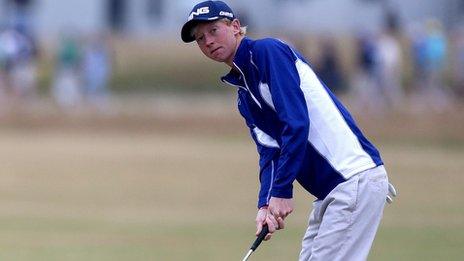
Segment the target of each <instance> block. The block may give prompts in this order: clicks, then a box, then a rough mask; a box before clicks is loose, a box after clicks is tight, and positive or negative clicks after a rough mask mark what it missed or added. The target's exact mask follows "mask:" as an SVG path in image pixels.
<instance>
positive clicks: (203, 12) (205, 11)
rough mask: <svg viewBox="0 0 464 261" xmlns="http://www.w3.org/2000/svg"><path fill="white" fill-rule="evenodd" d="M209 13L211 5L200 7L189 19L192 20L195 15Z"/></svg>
mask: <svg viewBox="0 0 464 261" xmlns="http://www.w3.org/2000/svg"><path fill="white" fill-rule="evenodd" d="M208 13H209V6H205V7H200V8H198V9H197V11H193V12H192V13H191V14H190V15H189V17H188V21H190V20H192V19H193V17H194V16H198V15H202V14H208Z"/></svg>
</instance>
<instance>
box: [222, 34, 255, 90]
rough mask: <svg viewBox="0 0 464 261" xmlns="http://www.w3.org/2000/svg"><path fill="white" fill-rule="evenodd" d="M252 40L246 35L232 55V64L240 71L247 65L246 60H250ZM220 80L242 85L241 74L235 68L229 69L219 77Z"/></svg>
mask: <svg viewBox="0 0 464 261" xmlns="http://www.w3.org/2000/svg"><path fill="white" fill-rule="evenodd" d="M251 42H252V40H251V39H250V38H248V37H244V38H243V39H242V41H241V42H240V45H239V46H238V48H237V52H236V53H235V57H234V61H233V63H234V65H235V66H236V67H238V68H239V69H240V70H241V71H243V68H245V67H246V66H247V62H248V61H249V60H250V44H251ZM221 81H222V82H225V83H229V84H232V85H236V86H240V87H242V84H241V82H242V75H241V74H240V72H238V71H237V70H236V69H231V70H230V71H229V73H228V74H226V75H224V76H222V77H221Z"/></svg>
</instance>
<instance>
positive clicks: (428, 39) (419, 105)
mask: <svg viewBox="0 0 464 261" xmlns="http://www.w3.org/2000/svg"><path fill="white" fill-rule="evenodd" d="M412 49H413V59H414V66H415V68H414V71H415V74H414V75H415V89H416V94H415V95H414V97H413V98H414V99H413V102H414V104H413V105H414V108H415V109H418V110H425V109H434V110H437V111H442V110H444V109H445V108H446V107H447V106H449V105H450V101H451V99H450V95H449V94H448V93H447V90H446V87H445V84H444V78H443V73H444V70H445V65H446V55H447V38H446V36H445V33H444V32H443V29H442V26H441V24H440V22H439V21H438V20H435V19H431V20H429V21H427V23H426V28H425V32H422V31H418V32H415V34H414V35H413V39H412Z"/></svg>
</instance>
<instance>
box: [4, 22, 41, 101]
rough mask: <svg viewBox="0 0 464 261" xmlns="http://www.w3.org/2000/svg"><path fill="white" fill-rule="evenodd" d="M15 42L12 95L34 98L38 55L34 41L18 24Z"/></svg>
mask: <svg viewBox="0 0 464 261" xmlns="http://www.w3.org/2000/svg"><path fill="white" fill-rule="evenodd" d="M15 42H16V45H17V48H16V49H17V53H16V55H15V59H14V62H13V66H12V70H11V74H12V77H11V78H12V86H13V91H14V95H15V97H18V98H28V99H30V98H35V96H36V94H37V86H36V85H37V84H36V82H37V56H38V48H37V44H36V41H35V39H34V38H33V36H32V35H30V34H29V33H28V32H27V31H26V30H25V29H24V28H23V27H21V26H18V28H17V30H16V41H15Z"/></svg>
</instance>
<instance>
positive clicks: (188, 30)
mask: <svg viewBox="0 0 464 261" xmlns="http://www.w3.org/2000/svg"><path fill="white" fill-rule="evenodd" d="M220 18H221V17H215V19H211V18H209V19H208V18H197V19H193V20H190V21H188V22H186V23H185V24H184V26H182V31H181V37H182V41H184V42H186V43H190V42H193V41H195V37H194V36H193V35H192V29H193V28H194V27H195V26H197V25H198V24H199V23H205V22H213V21H216V20H218V19H220Z"/></svg>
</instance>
